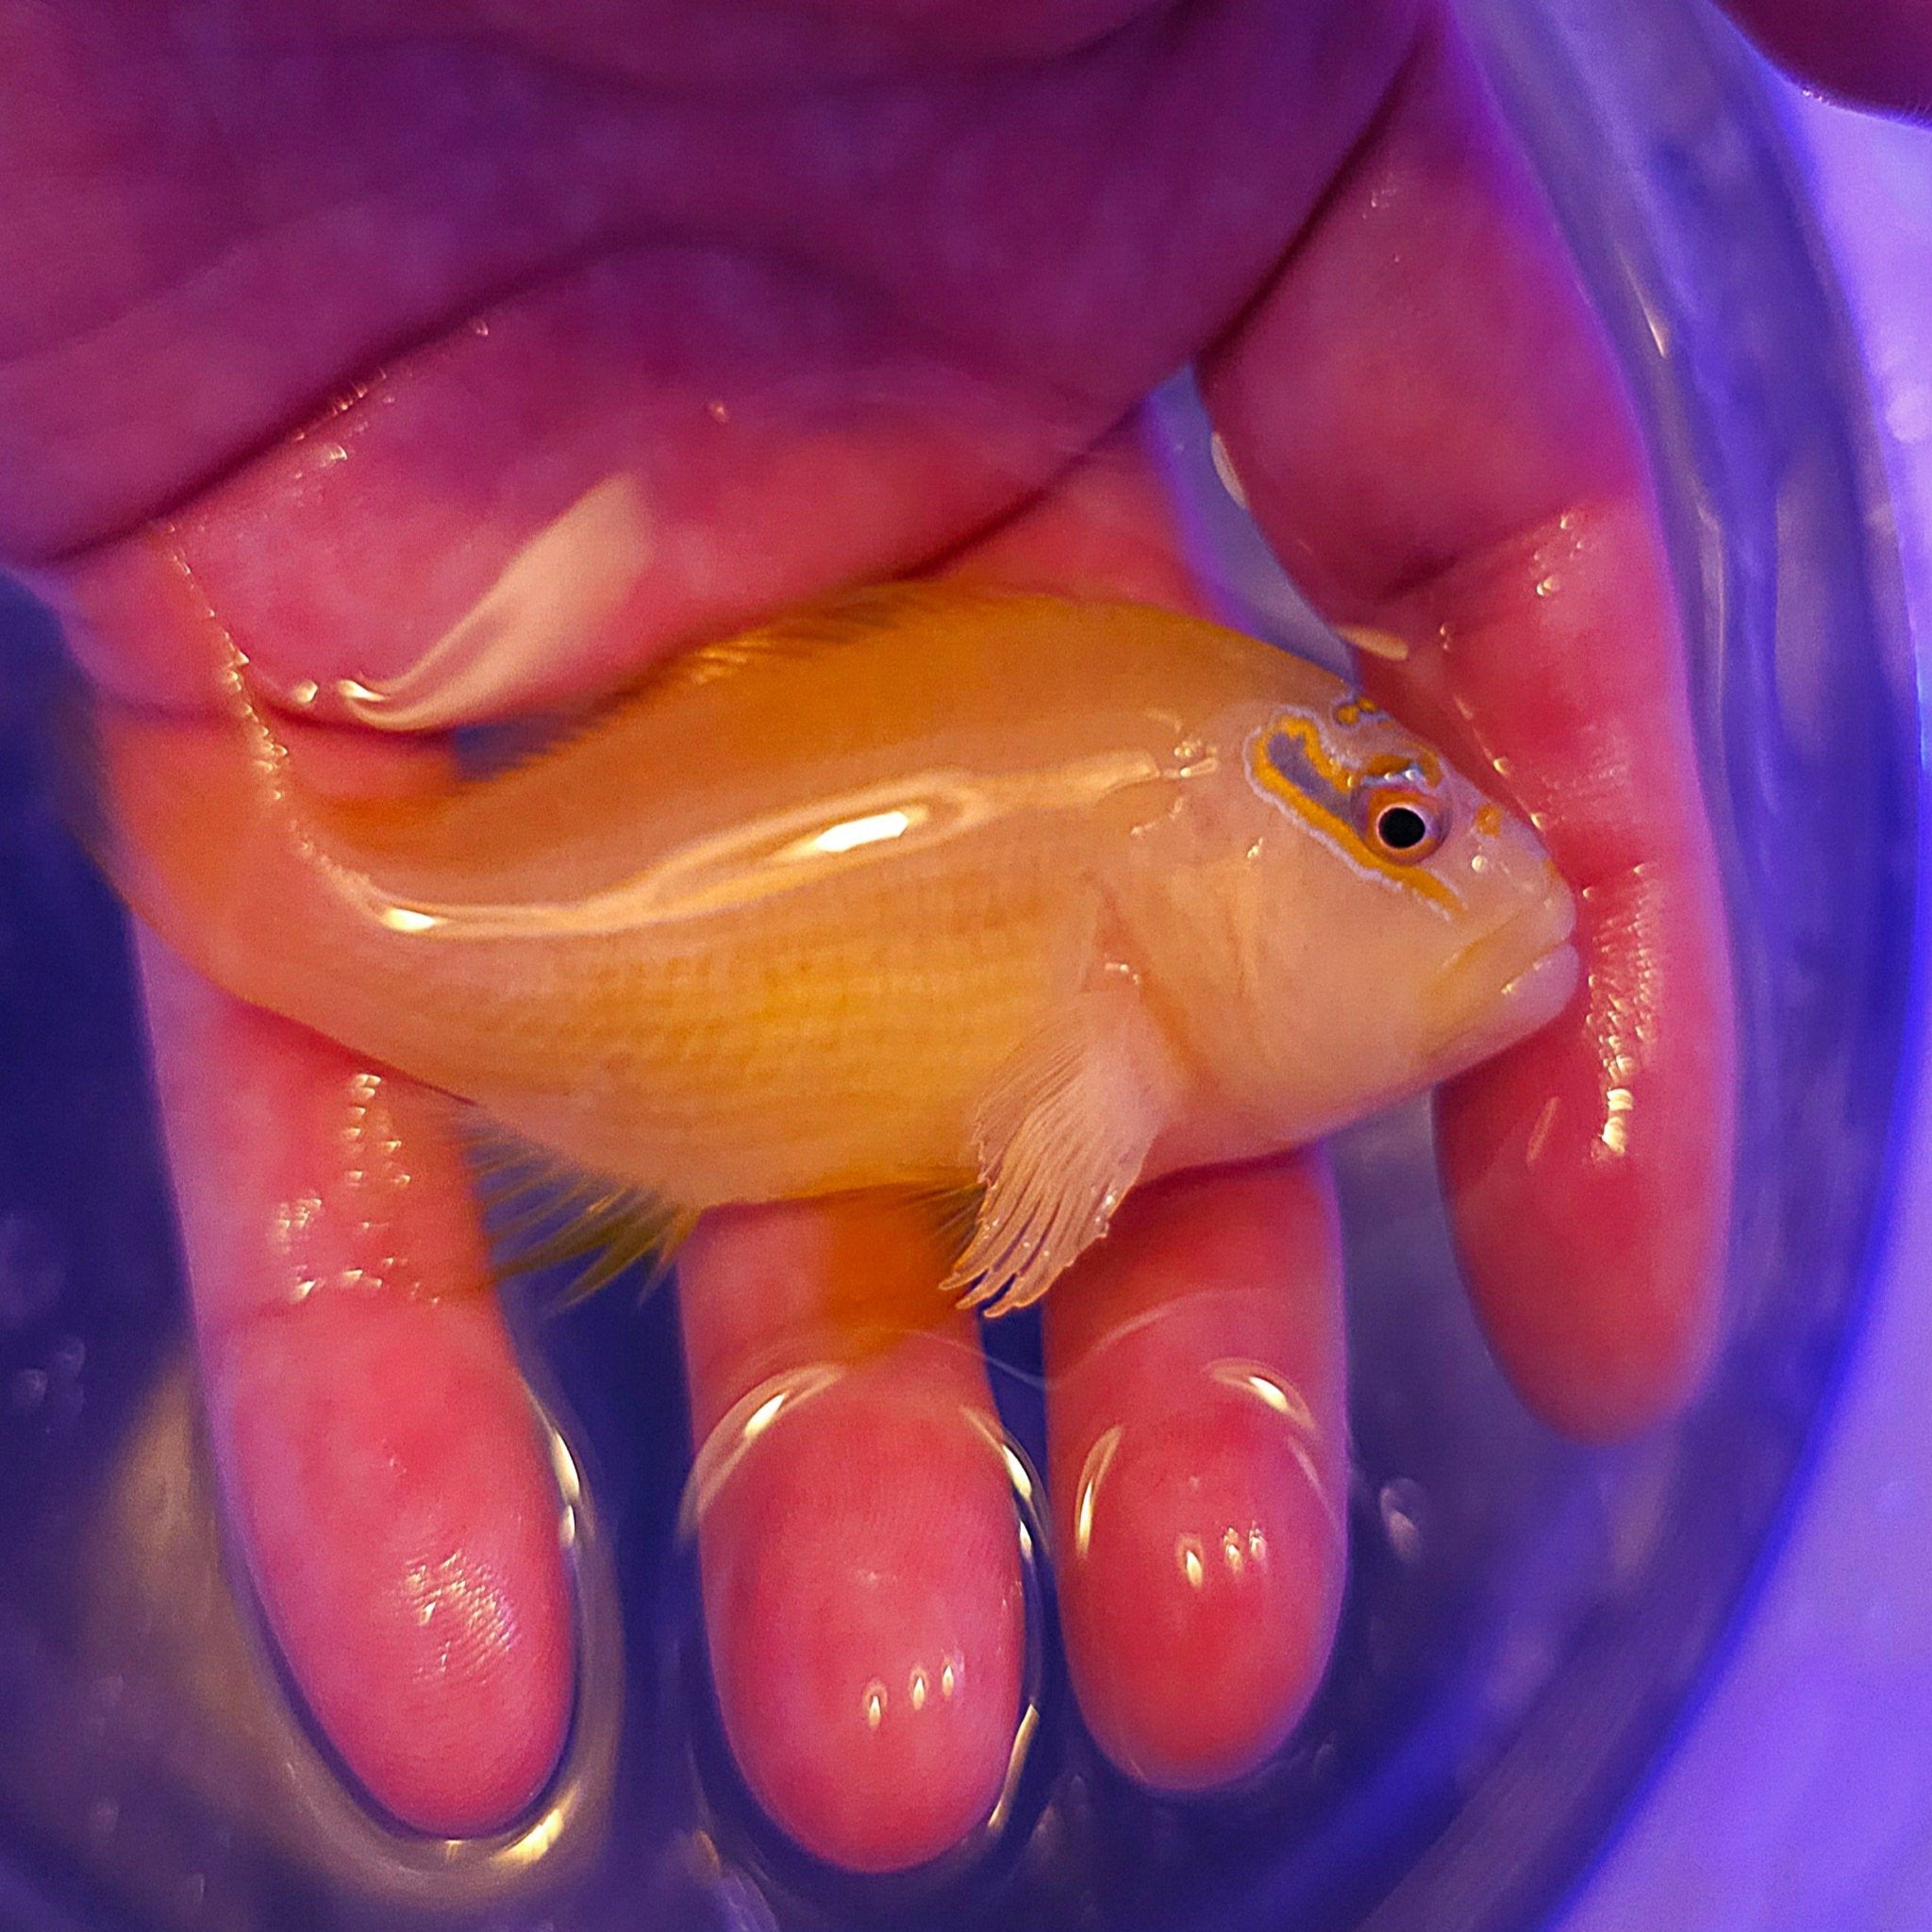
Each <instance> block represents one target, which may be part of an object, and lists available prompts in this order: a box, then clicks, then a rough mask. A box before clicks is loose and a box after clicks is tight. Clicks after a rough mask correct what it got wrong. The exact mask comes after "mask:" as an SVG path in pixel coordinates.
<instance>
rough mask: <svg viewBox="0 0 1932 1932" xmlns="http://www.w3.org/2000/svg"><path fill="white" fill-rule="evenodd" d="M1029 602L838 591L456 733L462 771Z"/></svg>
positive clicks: (955, 587) (925, 590)
mask: <svg viewBox="0 0 1932 1932" xmlns="http://www.w3.org/2000/svg"><path fill="white" fill-rule="evenodd" d="M1029 601H1035V600H1031V599H1026V598H1024V597H1023V596H1022V595H1021V594H1020V593H1019V592H1015V591H994V590H987V589H981V588H979V587H976V586H974V585H969V584H958V583H953V582H933V581H928V580H924V579H922V580H916V581H913V580H908V581H902V582H894V583H885V584H867V585H862V586H860V587H859V588H858V589H857V590H848V591H836V592H834V593H833V594H832V595H830V596H827V597H823V598H820V599H818V600H817V601H815V602H813V603H810V604H805V605H801V606H800V607H799V608H797V609H796V610H791V611H786V612H784V613H782V614H781V615H779V616H776V617H774V618H772V619H771V620H770V621H769V622H767V623H765V624H761V625H755V626H753V627H752V628H751V629H749V630H745V631H741V632H738V633H736V634H735V635H733V636H731V637H724V638H714V639H712V640H711V641H709V642H708V643H702V644H693V645H691V647H690V649H688V650H683V651H679V652H676V653H675V655H673V656H671V657H669V658H661V659H659V660H658V662H657V663H655V664H652V665H650V666H648V667H647V668H646V669H645V670H644V671H643V672H641V674H640V675H638V676H636V677H634V678H632V679H631V680H630V681H629V682H628V683H626V684H622V685H619V686H617V687H616V688H615V690H613V691H610V692H608V694H607V695H605V696H604V697H602V698H599V699H597V700H596V701H595V702H594V703H593V704H591V705H590V706H575V707H571V708H560V709H556V710H553V711H551V712H549V713H547V714H542V713H540V714H537V715H534V716H527V717H524V718H519V719H513V720H510V721H508V722H506V723H504V724H486V725H478V726H473V727H471V728H470V729H468V730H466V731H465V732H463V733H462V734H461V738H460V748H461V755H462V760H463V764H464V768H465V773H464V775H465V777H466V778H467V779H469V780H471V781H478V780H481V781H487V780H489V779H491V778H496V777H501V776H502V775H503V774H506V773H508V772H514V771H516V770H518V769H519V768H521V767H523V766H525V765H533V764H539V763H541V762H542V761H543V760H544V759H546V758H554V757H556V756H557V755H558V753H560V752H563V751H566V750H568V749H569V748H570V746H572V745H573V744H575V743H578V742H579V741H583V740H585V739H589V738H593V737H595V736H596V735H597V734H598V733H599V732H600V731H602V730H604V729H606V728H607V727H610V726H614V725H615V724H616V723H617V722H618V720H619V719H620V718H621V717H622V716H623V714H624V713H625V711H626V710H627V709H629V708H630V707H632V706H634V705H640V704H649V703H650V702H651V701H652V700H653V699H655V698H658V697H662V696H667V695H669V694H671V693H674V692H677V691H696V690H698V689H700V688H701V687H703V686H706V685H715V684H724V683H726V682H728V681H730V680H731V679H733V678H737V677H742V676H744V675H747V674H748V673H751V672H754V671H757V670H759V669H761V668H764V667H767V666H771V665H774V664H809V663H814V662H816V661H817V660H818V659H820V658H824V657H826V656H829V655H830V654H832V653H834V652H837V651H842V650H850V649H853V648H854V647H856V646H859V645H865V644H873V643H876V642H877V641H879V640H880V639H881V637H883V636H886V635H888V634H890V633H891V632H893V631H895V630H897V629H899V628H901V627H903V626H906V625H916V624H917V623H919V622H920V621H921V620H922V619H924V620H926V621H929V622H932V623H935V624H938V623H945V622H955V623H956V622H958V621H960V620H962V619H970V618H971V617H972V616H973V615H974V614H975V613H987V612H991V611H993V610H996V609H1000V608H1009V607H1011V606H1013V605H1015V604H1017V603H1022V602H1029Z"/></svg>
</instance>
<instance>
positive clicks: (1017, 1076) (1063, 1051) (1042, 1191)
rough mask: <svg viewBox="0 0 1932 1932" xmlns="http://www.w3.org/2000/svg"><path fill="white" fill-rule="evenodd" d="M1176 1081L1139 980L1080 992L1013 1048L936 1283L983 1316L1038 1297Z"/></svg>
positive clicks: (1141, 1155)
mask: <svg viewBox="0 0 1932 1932" xmlns="http://www.w3.org/2000/svg"><path fill="white" fill-rule="evenodd" d="M1179 1086H1180V1081H1179V1074H1178V1073H1177V1070H1176V1069H1175V1067H1174V1060H1173V1058H1172V1056H1171V1054H1170V1052H1169V1050H1168V1047H1167V1043H1166V1041H1164V1040H1163V1039H1162V1038H1161V1035H1160V1031H1159V1028H1158V1026H1157V1025H1156V1024H1155V1023H1154V1021H1153V1020H1152V1018H1151V1017H1150V1016H1149V1015H1148V1013H1147V1010H1146V1008H1145V1007H1144V1006H1143V1005H1142V1003H1141V995H1140V992H1139V990H1138V989H1137V988H1135V987H1134V986H1132V985H1131V984H1127V983H1125V982H1123V983H1122V984H1120V985H1118V986H1106V987H1101V988H1098V989H1095V990H1093V991H1087V992H1083V993H1080V994H1078V995H1077V996H1076V997H1075V998H1074V1000H1073V1001H1072V1002H1071V1003H1070V1004H1069V1006H1068V1007H1067V1008H1066V1009H1065V1010H1064V1011H1063V1012H1062V1013H1060V1014H1059V1015H1058V1017H1057V1018H1055V1019H1054V1020H1053V1021H1051V1022H1050V1023H1049V1024H1047V1025H1046V1026H1045V1027H1044V1028H1042V1029H1041V1032H1040V1033H1039V1035H1037V1036H1036V1037H1035V1039H1034V1040H1033V1041H1030V1042H1029V1043H1028V1044H1027V1045H1026V1046H1024V1047H1023V1048H1021V1049H1020V1051H1019V1052H1018V1053H1016V1054H1015V1055H1014V1056H1013V1058H1012V1059H1011V1060H1009V1061H1008V1064H1007V1065H1006V1067H1005V1068H1004V1069H1003V1070H1002V1071H1001V1073H1000V1074H999V1075H998V1077H997V1078H996V1079H995V1081H994V1083H993V1086H992V1089H991V1091H990V1092H989V1093H988V1095H987V1098H986V1100H985V1102H984V1104H983V1105H982V1107H981V1108H980V1113H979V1119H978V1122H977V1124H976V1127H975V1137H974V1138H975V1140H976V1142H977V1147H978V1155H979V1163H980V1182H981V1185H982V1187H983V1188H984V1190H985V1195H984V1199H983V1201H982V1202H981V1204H980V1208H979V1213H978V1219H977V1221H976V1223H975V1224H974V1229H973V1233H972V1236H971V1238H970V1239H969V1240H968V1241H967V1243H966V1247H965V1251H964V1253H963V1254H961V1256H960V1257H959V1259H958V1262H957V1263H956V1264H955V1265H954V1268H953V1272H952V1273H951V1274H949V1275H948V1276H947V1277H946V1281H945V1283H944V1289H945V1291H947V1292H950V1293H954V1294H957V1295H958V1296H959V1297H960V1299H961V1301H962V1303H963V1305H964V1306H965V1307H970V1308H980V1309H983V1310H984V1311H985V1312H986V1313H988V1314H989V1315H1003V1314H1007V1313H1008V1312H1010V1311H1011V1310H1012V1309H1014V1308H1024V1307H1026V1305H1027V1304H1028V1303H1029V1302H1035V1301H1038V1300H1039V1299H1040V1297H1041V1295H1042V1294H1044V1293H1045V1292H1046V1291H1047V1290H1048V1289H1049V1288H1050V1287H1051V1286H1052V1285H1053V1283H1054V1281H1055V1280H1056V1278H1057V1277H1058V1275H1059V1274H1061V1273H1062V1272H1063V1271H1064V1270H1065V1269H1066V1268H1067V1267H1068V1265H1069V1264H1070V1263H1071V1262H1072V1261H1073V1260H1074V1258H1075V1257H1077V1256H1078V1255H1079V1254H1080V1253H1081V1251H1082V1250H1083V1249H1085V1248H1087V1247H1089V1246H1091V1244H1092V1243H1093V1242H1094V1241H1098V1240H1099V1239H1100V1238H1101V1237H1102V1236H1103V1235H1104V1234H1105V1233H1106V1232H1107V1229H1108V1222H1109V1221H1111V1219H1112V1218H1113V1212H1114V1209H1115V1208H1118V1207H1119V1206H1120V1203H1121V1201H1122V1199H1123V1197H1124V1195H1125V1194H1126V1191H1127V1190H1128V1189H1129V1188H1131V1187H1132V1186H1133V1185H1134V1183H1135V1181H1136V1180H1137V1179H1139V1178H1140V1174H1141V1165H1142V1164H1143V1162H1144V1161H1145V1160H1146V1158H1147V1153H1148V1150H1149V1148H1151V1147H1152V1146H1153V1144H1154V1142H1155V1140H1156V1139H1157V1138H1158V1135H1159V1133H1160V1130H1161V1128H1162V1127H1163V1126H1165V1125H1166V1124H1167V1122H1168V1119H1169V1117H1170V1115H1171V1113H1172V1112H1173V1109H1174V1104H1175V1101H1176V1098H1177V1096H1178V1093H1179Z"/></svg>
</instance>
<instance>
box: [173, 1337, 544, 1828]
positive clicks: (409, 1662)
mask: <svg viewBox="0 0 1932 1932" xmlns="http://www.w3.org/2000/svg"><path fill="white" fill-rule="evenodd" d="M367 1317H368V1311H367V1310H366V1309H362V1308H358V1307H353V1306H346V1305H344V1304H343V1303H341V1302H335V1303H324V1304H321V1305H320V1306H319V1307H317V1309H316V1310H315V1317H314V1319H312V1320H310V1321H308V1322H306V1323H305V1324H303V1325H302V1328H301V1331H300V1334H299V1335H294V1334H291V1331H290V1329H289V1327H288V1326H287V1325H286V1324H284V1325H281V1326H275V1325H272V1324H255V1325H253V1326H251V1327H249V1328H247V1329H245V1330H244V1331H242V1333H241V1334H240V1335H238V1336H237V1337H236V1338H235V1340H234V1341H233V1343H232V1345H231V1346H230V1347H229V1348H228V1349H227V1350H225V1352H224V1354H223V1357H222V1358H221V1360H220V1361H219V1363H218V1365H216V1366H214V1367H213V1368H212V1370H211V1373H210V1376H209V1380H210V1383H211V1385H212V1386H211V1388H210V1402H211V1406H213V1407H215V1410H216V1424H217V1435H218V1438H219V1440H220V1442H221V1444H222V1449H223V1463H224V1474H225V1488H226V1491H227V1494H228V1498H229V1503H230V1507H231V1509H232V1510H233V1512H234V1514H235V1516H236V1519H237V1522H238V1525H239V1527H240V1528H241V1531H242V1541H243V1543H244V1545H245V1547H246V1549H247V1551H248V1554H249V1557H250V1563H251V1568H252V1570H253V1571H254V1574H255V1576H256V1579H257V1588H258V1591H259V1592H260V1595H261V1597H262V1600H263V1603H264V1606H265V1607H266V1609H267V1611H268V1614H269V1619H270V1623H271V1624H272V1625H273V1627H274V1630H275V1637H276V1641H277V1642H278V1644H279V1646H280V1648H281V1650H282V1653H283V1655H284V1656H285V1657H287V1659H288V1662H289V1666H290V1669H291V1674H293V1676H294V1678H295V1681H296V1683H297V1684H298V1686H299V1687H300V1689H301V1691H302V1695H303V1697H304V1699H305V1701H306V1702H307V1703H308V1707H309V1708H310V1709H311V1710H312V1712H313V1713H314V1716H315V1719H316V1722H317V1723H318V1724H319V1725H320V1726H321V1728H322V1730H323V1731H324V1733H325V1735H326V1736H327V1738H328V1739H329V1741H330V1742H331V1744H332V1745H333V1746H334V1747H335V1749H336V1750H337V1752H338V1753H339V1754H340V1755H341V1758H342V1760H343V1762H344V1763H345V1764H346V1765H347V1767H348V1768H349V1770H350V1771H351V1772H353V1773H354V1774H355V1775H356V1777H357V1778H358V1780H359V1782H360V1783H361V1784H362V1785H363V1787H364V1788H365V1790H367V1791H368V1793H369V1795H370V1796H371V1797H372V1798H373V1799H374V1800H375V1802H376V1803H377V1804H378V1805H379V1806H380V1807H382V1808H383V1809H384V1810H385V1811H387V1812H389V1813H390V1814H391V1815H392V1816H393V1817H394V1818H395V1819H396V1820H398V1821H399V1822H400V1823H401V1824H405V1825H407V1826H408V1827H409V1828H411V1829H413V1830H416V1831H420V1832H425V1833H427V1834H429V1835H431V1836H434V1837H439V1838H469V1837H475V1836H478V1835H482V1834H485V1833H489V1832H492V1831H495V1830H498V1829H500V1828H502V1827H503V1826H505V1825H507V1824H510V1823H511V1822H512V1821H513V1820H514V1819H515V1818H516V1817H517V1816H518V1815H519V1814H520V1813H522V1812H523V1811H525V1810H526V1809H527V1808H528V1807H530V1805H531V1804H532V1803H533V1802H534V1801H535V1800H536V1799H537V1798H538V1796H539V1795H540V1794H541V1790H542V1789H543V1787H544V1785H545V1784H546V1783H547V1782H548V1780H549V1778H550V1775H551V1773H552V1772H553V1770H554V1769H555V1767H556V1765H557V1762H558V1757H559V1756H560V1755H561V1753H562V1750H563V1745H564V1741H565V1737H566V1734H567V1732H568V1730H569V1727H570V1719H571V1710H572V1705H573V1701H574V1691H575V1649H574V1643H573V1619H572V1616H571V1599H570V1591H569V1587H568V1583H567V1580H566V1578H565V1575H564V1573H563V1568H562V1564H561V1561H560V1557H559V1550H558V1504H557V1499H556V1495H555V1493H554V1491H553V1489H552V1487H551V1484H550V1482H549V1479H548V1474H547V1469H546V1466H545V1463H544V1461H543V1458H542V1457H541V1448H540V1445H539V1443H538V1441H536V1438H535V1430H534V1426H533V1419H532V1416H531V1413H530V1410H529V1407H528V1404H527V1401H526V1400H525V1397H524V1394H523V1390H522V1384H521V1381H520V1380H519V1379H518V1377H517V1375H516V1371H515V1365H514V1361H513V1359H512V1358H511V1357H510V1356H509V1353H508V1349H507V1348H506V1347H505V1346H504V1345H503V1342H502V1340H501V1337H500V1336H499V1335H497V1334H495V1333H493V1332H491V1331H492V1329H493V1327H494V1314H493V1311H492V1310H490V1309H488V1308H487V1307H484V1306H482V1305H476V1306H474V1307H469V1308H451V1307H447V1306H444V1307H420V1306H419V1307H402V1308H399V1309H397V1310H395V1311H394V1312H393V1314H392V1315H391V1318H389V1319H386V1320H382V1321H371V1320H369V1319H368V1318H367Z"/></svg>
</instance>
